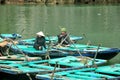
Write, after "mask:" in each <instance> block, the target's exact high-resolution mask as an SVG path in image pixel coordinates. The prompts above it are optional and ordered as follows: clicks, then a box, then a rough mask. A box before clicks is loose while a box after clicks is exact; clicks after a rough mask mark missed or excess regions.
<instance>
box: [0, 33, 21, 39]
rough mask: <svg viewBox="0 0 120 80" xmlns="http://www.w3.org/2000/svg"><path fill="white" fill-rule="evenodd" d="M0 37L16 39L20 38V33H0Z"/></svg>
mask: <svg viewBox="0 0 120 80" xmlns="http://www.w3.org/2000/svg"><path fill="white" fill-rule="evenodd" d="M0 37H1V38H3V39H5V38H10V39H13V40H15V39H18V38H22V36H21V35H20V34H17V33H12V34H0Z"/></svg>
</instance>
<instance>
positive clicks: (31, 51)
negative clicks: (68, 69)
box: [7, 45, 69, 58]
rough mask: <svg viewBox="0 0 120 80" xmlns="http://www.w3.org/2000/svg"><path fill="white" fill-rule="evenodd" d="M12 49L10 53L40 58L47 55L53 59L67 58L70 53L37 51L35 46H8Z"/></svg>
mask: <svg viewBox="0 0 120 80" xmlns="http://www.w3.org/2000/svg"><path fill="white" fill-rule="evenodd" d="M7 46H8V47H9V48H10V51H11V52H13V53H20V54H25V55H28V56H40V57H45V56H46V55H47V54H49V56H50V57H51V58H56V57H64V56H67V55H68V54H69V53H67V52H64V51H60V50H56V49H49V48H48V47H47V49H44V48H43V50H36V49H35V48H34V47H33V45H7Z"/></svg>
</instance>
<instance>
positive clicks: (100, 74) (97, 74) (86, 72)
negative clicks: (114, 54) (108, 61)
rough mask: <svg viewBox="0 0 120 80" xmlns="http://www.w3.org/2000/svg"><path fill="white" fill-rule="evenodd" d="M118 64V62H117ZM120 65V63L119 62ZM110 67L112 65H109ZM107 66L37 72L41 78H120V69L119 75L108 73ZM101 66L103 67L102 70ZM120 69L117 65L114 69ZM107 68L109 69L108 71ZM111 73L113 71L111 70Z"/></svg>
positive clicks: (77, 79) (44, 79)
mask: <svg viewBox="0 0 120 80" xmlns="http://www.w3.org/2000/svg"><path fill="white" fill-rule="evenodd" d="M115 65H118V64H115ZM119 65H120V64H119ZM107 67H108V68H109V67H110V66H107ZM107 67H104V66H103V67H96V68H94V67H92V68H83V69H77V70H69V71H61V72H54V73H49V74H37V75H36V78H37V79H39V80H51V79H52V80H119V79H120V71H119V75H116V73H115V74H114V72H112V74H114V75H111V74H106V73H105V72H109V71H108V69H107ZM101 68H103V69H102V70H101ZM111 69H112V68H111ZM115 69H117V70H120V66H119V69H118V68H117V67H114V69H112V70H115ZM99 70H100V71H99ZM106 70H107V71H106ZM112 70H110V72H109V73H111V71H112Z"/></svg>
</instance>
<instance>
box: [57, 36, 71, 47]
mask: <svg viewBox="0 0 120 80" xmlns="http://www.w3.org/2000/svg"><path fill="white" fill-rule="evenodd" d="M61 43H62V44H61ZM58 44H61V45H68V44H70V38H69V35H68V34H66V35H62V34H59V35H58Z"/></svg>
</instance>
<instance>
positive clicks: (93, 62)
mask: <svg viewBox="0 0 120 80" xmlns="http://www.w3.org/2000/svg"><path fill="white" fill-rule="evenodd" d="M100 46H101V45H100V44H99V45H98V47H97V51H96V53H95V56H94V58H93V61H92V64H93V66H94V65H95V59H96V57H97V55H98V52H99V49H100Z"/></svg>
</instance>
